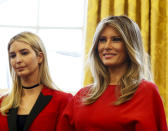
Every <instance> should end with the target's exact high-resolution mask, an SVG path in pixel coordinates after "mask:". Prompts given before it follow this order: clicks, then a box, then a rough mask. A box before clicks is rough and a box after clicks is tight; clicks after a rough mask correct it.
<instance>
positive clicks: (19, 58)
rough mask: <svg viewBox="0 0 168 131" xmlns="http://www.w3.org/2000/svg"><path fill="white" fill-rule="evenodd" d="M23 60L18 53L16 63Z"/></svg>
mask: <svg viewBox="0 0 168 131" xmlns="http://www.w3.org/2000/svg"><path fill="white" fill-rule="evenodd" d="M21 62H22V56H21V55H19V54H17V55H16V63H21Z"/></svg>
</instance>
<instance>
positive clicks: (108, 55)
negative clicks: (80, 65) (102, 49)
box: [103, 53, 117, 59]
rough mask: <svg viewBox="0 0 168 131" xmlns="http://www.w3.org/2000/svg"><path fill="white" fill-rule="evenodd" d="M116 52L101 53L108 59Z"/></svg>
mask: <svg viewBox="0 0 168 131" xmlns="http://www.w3.org/2000/svg"><path fill="white" fill-rule="evenodd" d="M116 55H117V54H116V53H103V56H104V58H106V59H108V58H112V57H114V56H116Z"/></svg>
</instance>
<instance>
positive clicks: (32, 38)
mask: <svg viewBox="0 0 168 131" xmlns="http://www.w3.org/2000/svg"><path fill="white" fill-rule="evenodd" d="M15 41H20V42H24V43H26V44H28V45H30V46H31V48H32V49H33V50H34V51H35V53H36V55H37V56H38V55H39V53H43V62H42V63H40V65H39V76H40V84H43V85H45V86H47V87H48V88H51V89H58V88H57V87H56V86H55V84H54V82H53V81H52V79H51V77H50V73H49V69H48V61H47V54H46V50H45V48H44V44H43V42H42V40H41V39H40V38H39V37H38V36H37V35H36V34H33V33H31V32H21V33H19V34H17V35H16V36H14V37H13V38H11V39H10V41H9V43H8V57H9V50H10V46H11V44H12V43H13V42H15ZM9 67H10V73H11V77H12V82H13V85H12V86H13V87H12V90H11V92H10V93H9V94H8V95H6V96H4V98H3V100H2V103H1V107H0V112H1V113H2V114H6V113H7V112H8V111H9V109H10V108H16V107H18V106H19V104H20V100H21V92H22V88H21V80H20V77H19V76H17V74H16V72H15V71H14V69H13V68H12V66H11V64H10V57H9Z"/></svg>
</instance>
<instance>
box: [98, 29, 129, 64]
mask: <svg viewBox="0 0 168 131" xmlns="http://www.w3.org/2000/svg"><path fill="white" fill-rule="evenodd" d="M98 53H99V57H100V59H101V61H102V62H103V64H104V65H105V66H107V67H120V66H127V58H128V55H127V52H126V48H125V46H124V42H123V40H122V38H121V36H120V34H119V33H118V32H117V31H116V30H115V29H114V28H113V27H111V26H106V27H105V28H104V29H103V31H102V32H101V34H100V36H99V42H98Z"/></svg>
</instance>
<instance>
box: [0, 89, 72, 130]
mask: <svg viewBox="0 0 168 131" xmlns="http://www.w3.org/2000/svg"><path fill="white" fill-rule="evenodd" d="M71 98H72V95H71V94H68V93H64V92H61V91H56V90H52V89H49V88H47V87H44V88H43V89H42V91H41V93H40V95H39V97H38V99H37V101H36V103H35V105H34V107H33V108H32V110H31V112H30V114H29V116H28V117H27V120H26V123H25V125H24V129H23V130H24V131H55V130H56V126H57V123H58V120H59V117H60V115H61V113H62V112H63V110H64V108H65V106H66V105H67V103H68V102H69V101H70V100H71ZM17 111H18V108H12V109H10V110H9V112H8V114H7V116H3V115H2V114H1V113H0V131H17V126H16V117H17Z"/></svg>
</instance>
